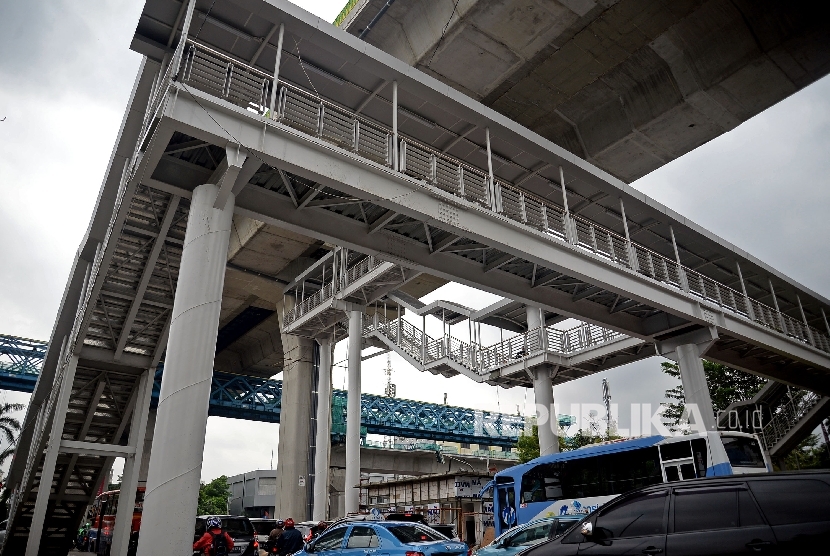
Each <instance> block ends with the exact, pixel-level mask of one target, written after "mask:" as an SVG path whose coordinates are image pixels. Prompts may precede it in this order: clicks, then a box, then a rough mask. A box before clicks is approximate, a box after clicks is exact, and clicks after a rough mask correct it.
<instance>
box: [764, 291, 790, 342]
mask: <svg viewBox="0 0 830 556" xmlns="http://www.w3.org/2000/svg"><path fill="white" fill-rule="evenodd" d="M768 281H769V291H770V293H771V294H772V302H773V304H774V305H775V312H776V313H778V325H779V326H780V327H781V332H783V333H784V334H786V333H787V324H786V323H785V322H784V315H782V314H781V309H779V308H778V298H777V297H776V296H775V288H774V287H773V285H772V278H768Z"/></svg>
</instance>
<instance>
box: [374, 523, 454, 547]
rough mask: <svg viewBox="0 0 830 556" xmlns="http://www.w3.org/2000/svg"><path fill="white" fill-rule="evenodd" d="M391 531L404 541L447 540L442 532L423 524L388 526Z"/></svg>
mask: <svg viewBox="0 0 830 556" xmlns="http://www.w3.org/2000/svg"><path fill="white" fill-rule="evenodd" d="M387 529H389V532H390V533H392V534H393V535H395V538H396V539H398V540H399V541H401V542H402V543H416V542H432V541H445V540H447V539H446V538H444V536H443V535H441V533H438V532H437V531H433V530H432V529H430V528H428V527H423V526H421V525H416V524H412V525H392V526H390V527H387Z"/></svg>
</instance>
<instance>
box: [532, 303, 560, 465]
mask: <svg viewBox="0 0 830 556" xmlns="http://www.w3.org/2000/svg"><path fill="white" fill-rule="evenodd" d="M543 315H544V313H543V310H542V308H541V307H527V329H528V330H535V329H538V328H540V327H541V326H542V325H543V324H544V320H543V319H544V316H543ZM533 395H534V397H535V402H536V419H537V423H538V424H539V455H542V456H546V455H549V454H557V453H559V438H558V437H557V434H556V433H557V429H558V427H559V424H558V423H557V421H556V410H555V409H554V407H553V381H552V380H551V378H550V371H549V370H548V369H547V367H544V368H541V369H536V370H535V371H534V373H533ZM545 415H548V419H547V421H546V422H544V423H543V422H542V421H545Z"/></svg>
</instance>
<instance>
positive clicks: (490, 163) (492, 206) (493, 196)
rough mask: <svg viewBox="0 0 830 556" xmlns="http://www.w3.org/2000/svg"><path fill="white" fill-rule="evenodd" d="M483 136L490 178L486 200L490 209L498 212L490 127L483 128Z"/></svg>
mask: <svg viewBox="0 0 830 556" xmlns="http://www.w3.org/2000/svg"><path fill="white" fill-rule="evenodd" d="M484 136H485V139H486V143H487V175H488V176H489V178H490V183H489V184H488V186H489V187H488V188H487V195H488V196H489V197H490V198H489V199H488V201H489V202H490V203H489V204H490V210H492V211H494V212H499V210H498V206H497V204H496V179H495V176H494V175H493V151H492V150H491V149H490V128H489V127H486V128H484Z"/></svg>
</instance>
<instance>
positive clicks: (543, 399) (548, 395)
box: [533, 368, 559, 456]
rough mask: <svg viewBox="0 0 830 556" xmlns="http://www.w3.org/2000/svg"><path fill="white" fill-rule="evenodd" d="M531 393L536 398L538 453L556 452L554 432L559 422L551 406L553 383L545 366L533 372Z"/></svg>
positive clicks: (557, 450)
mask: <svg viewBox="0 0 830 556" xmlns="http://www.w3.org/2000/svg"><path fill="white" fill-rule="evenodd" d="M533 395H534V397H535V399H536V419H537V423H538V425H539V455H540V456H547V455H549V454H558V453H559V438H558V435H557V434H556V433H557V428H558V426H559V424H558V423H557V421H556V410H555V409H554V407H553V383H552V381H551V378H550V372H549V371H548V370H547V369H545V368H543V369H537V370H536V371H535V372H534V373H533ZM545 416H547V420H545ZM543 421H545V422H543Z"/></svg>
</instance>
